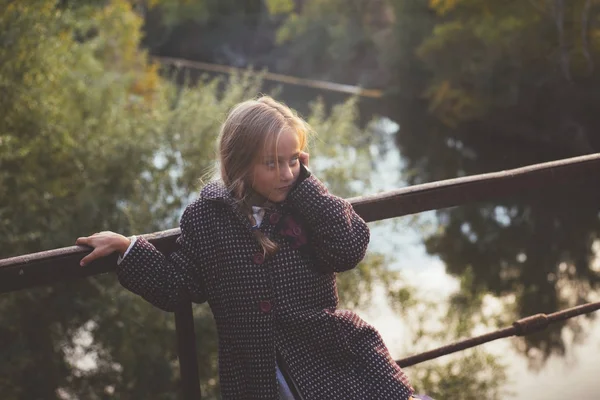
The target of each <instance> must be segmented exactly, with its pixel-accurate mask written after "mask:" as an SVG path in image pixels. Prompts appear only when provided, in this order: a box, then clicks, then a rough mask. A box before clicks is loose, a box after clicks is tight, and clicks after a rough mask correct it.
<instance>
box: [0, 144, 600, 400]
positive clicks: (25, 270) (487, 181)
mask: <svg viewBox="0 0 600 400" xmlns="http://www.w3.org/2000/svg"><path fill="white" fill-rule="evenodd" d="M599 178H600V153H599V154H591V155H587V156H581V157H574V158H569V159H565V160H560V161H553V162H548V163H543V164H536V165H531V166H527V167H522V168H517V169H512V170H508V171H501V172H493V173H489V174H483V175H475V176H468V177H464V178H457V179H450V180H445V181H439V182H433V183H426V184H422V185H415V186H410V187H406V188H402V189H397V190H393V191H389V192H385V193H381V194H376V195H370V196H362V197H356V198H352V199H350V202H351V203H352V206H353V207H354V209H355V210H356V212H357V213H358V214H359V215H360V216H361V217H362V218H363V219H364V220H365V221H367V222H371V221H377V220H382V219H387V218H394V217H400V216H403V215H408V214H414V213H418V212H422V211H428V210H435V209H440V208H446V207H452V206H457V205H462V204H467V203H473V202H478V201H485V200H491V199H496V198H501V197H506V196H511V195H514V194H520V193H524V192H531V191H534V190H537V189H540V188H542V187H548V186H559V185H565V184H567V183H568V184H573V183H575V184H577V183H583V182H589V181H595V182H598V181H600V179H599ZM179 234H180V231H179V229H178V228H176V229H170V230H167V231H162V232H157V233H152V234H147V235H142V236H143V237H144V238H146V239H147V240H148V241H150V242H151V243H152V244H154V245H155V246H156V248H157V249H158V250H160V251H161V252H163V253H169V252H171V251H173V250H174V249H175V239H176V238H177V237H178V236H179ZM89 252H90V251H89V249H86V248H83V247H80V246H71V247H65V248H61V249H56V250H49V251H44V252H40V253H34V254H28V255H23V256H18V257H13V258H8V259H4V260H0V293H4V292H10V291H15V290H22V289H26V288H28V287H33V286H38V285H47V284H51V283H54V282H58V281H64V280H68V279H75V278H82V277H86V276H91V275H97V274H100V273H105V272H109V271H112V270H114V269H115V266H116V262H115V261H116V255H115V256H111V257H105V258H102V259H99V260H96V261H94V262H92V263H91V264H89V265H88V266H86V267H85V268H81V267H80V266H79V260H81V258H82V257H83V256H85V255H86V254H89ZM598 308H600V303H591V304H586V305H583V306H579V307H575V308H572V309H568V310H564V311H561V312H557V313H553V314H550V315H548V316H545V315H544V314H538V315H535V316H531V317H527V318H524V319H521V320H519V321H517V322H515V323H514V324H513V326H512V327H509V328H504V329H501V330H498V331H495V332H491V333H488V334H486V335H482V336H478V337H475V338H471V339H467V340H464V341H461V342H457V343H454V344H451V345H449V346H444V347H442V348H440V349H436V350H432V351H429V352H426V353H423V354H419V355H415V356H412V357H408V358H404V359H402V360H399V361H398V363H399V364H400V365H401V366H409V365H413V364H416V363H418V362H422V361H426V360H430V359H432V358H436V357H439V356H442V355H445V354H450V353H452V352H454V351H459V350H462V349H464V348H468V347H473V346H476V345H478V344H482V343H485V342H489V341H491V340H495V339H499V338H504V337H508V336H513V335H526V334H528V333H530V332H532V331H536V330H538V329H543V328H545V326H546V325H547V324H548V323H552V322H555V321H558V320H561V319H565V318H571V317H573V316H575V315H580V314H582V313H587V312H592V311H595V310H597V309H598ZM175 322H176V330H177V348H178V355H179V365H180V369H181V379H182V385H183V393H184V397H185V399H198V398H200V383H199V380H198V365H197V362H196V342H195V334H194V321H193V316H192V308H191V304H189V303H188V304H184V305H182V306H181V307H180V309H179V310H177V311H176V312H175Z"/></svg>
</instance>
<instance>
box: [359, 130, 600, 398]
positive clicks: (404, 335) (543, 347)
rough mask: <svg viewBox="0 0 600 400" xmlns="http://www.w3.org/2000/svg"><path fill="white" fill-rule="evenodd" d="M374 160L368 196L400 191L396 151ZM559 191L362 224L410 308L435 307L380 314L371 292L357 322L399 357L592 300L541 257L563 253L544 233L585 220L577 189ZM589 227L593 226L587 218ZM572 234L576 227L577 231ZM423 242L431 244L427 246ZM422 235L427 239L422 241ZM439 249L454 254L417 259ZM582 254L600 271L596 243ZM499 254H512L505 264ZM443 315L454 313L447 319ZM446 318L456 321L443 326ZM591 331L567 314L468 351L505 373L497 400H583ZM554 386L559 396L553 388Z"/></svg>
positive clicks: (585, 288)
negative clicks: (520, 228) (520, 227)
mask: <svg viewBox="0 0 600 400" xmlns="http://www.w3.org/2000/svg"><path fill="white" fill-rule="evenodd" d="M381 126H385V127H387V131H388V133H389V134H395V130H396V129H397V126H395V125H394V124H393V123H383V124H382V125H381ZM377 160H379V161H378V164H377V165H376V166H375V167H376V168H375V169H374V173H373V176H372V188H371V189H372V190H373V191H375V192H377V191H383V190H391V189H395V188H398V187H400V186H404V185H406V181H405V180H403V179H402V178H403V176H401V174H399V173H398V172H397V171H400V170H401V168H402V158H401V156H400V154H399V152H398V151H397V150H396V149H393V148H392V149H390V150H388V152H387V154H385V155H384V156H381V157H378V158H377ZM565 189H566V190H564V192H565V193H566V195H560V194H559V195H557V194H556V191H543V192H542V193H537V194H536V195H527V196H518V197H516V198H514V199H509V200H506V199H499V202H498V203H492V204H477V205H473V206H463V207H457V208H455V209H453V210H451V211H449V210H444V211H442V212H438V217H441V218H439V219H438V218H436V214H435V213H434V212H428V213H423V214H421V215H419V216H417V217H404V218H400V219H398V220H395V221H385V222H379V223H374V224H371V229H372V234H373V240H372V245H371V250H372V251H379V252H383V253H386V254H388V255H394V256H395V257H394V258H395V261H394V263H393V264H392V265H390V268H393V269H395V270H398V271H400V272H401V273H402V275H403V276H404V277H405V279H406V281H407V283H408V284H409V285H411V286H413V287H415V288H416V291H415V295H416V303H420V302H423V303H428V304H433V305H437V307H432V308H421V309H419V308H418V307H416V308H415V309H408V310H404V313H402V314H399V313H398V310H395V309H393V308H392V307H390V304H389V301H388V300H389V299H387V298H386V297H385V293H384V291H383V290H380V291H379V292H378V293H377V295H376V296H375V297H374V300H373V304H372V306H371V307H369V308H368V309H366V310H364V311H363V314H362V315H363V317H364V318H365V319H366V320H368V321H369V322H371V323H373V324H374V325H375V326H376V327H377V328H378V329H379V330H380V331H381V333H382V335H383V336H384V339H385V340H386V342H387V343H388V345H389V346H390V349H391V351H392V353H393V356H394V357H395V358H396V359H399V358H402V357H404V356H407V355H410V354H414V353H417V352H419V351H425V350H429V349H432V348H435V347H438V346H441V345H444V344H447V343H448V342H449V341H452V340H455V339H456V338H457V337H464V336H473V335H475V334H482V333H485V332H489V331H491V330H493V329H495V328H496V327H505V326H509V325H510V324H511V323H512V322H513V321H514V320H516V319H518V318H521V317H524V316H528V315H532V314H536V313H540V312H544V313H551V312H554V311H558V310H560V309H564V308H567V307H569V306H573V305H575V304H578V303H580V302H585V301H594V300H595V298H596V297H597V296H594V295H593V293H592V291H591V286H592V285H593V283H591V282H593V280H586V279H585V275H584V274H581V273H578V272H577V267H576V266H575V265H574V264H573V263H572V262H568V261H562V262H560V263H559V264H558V265H555V264H554V263H553V259H552V258H551V257H549V255H551V254H552V253H553V252H557V253H560V252H564V251H565V250H564V244H565V242H564V241H565V240H566V239H565V237H564V235H567V233H566V232H565V234H564V235H557V234H556V233H554V234H552V233H551V232H552V227H553V226H554V227H555V228H559V227H560V228H562V229H565V228H566V227H567V226H566V225H568V226H569V227H571V228H573V223H568V222H567V219H568V218H571V219H574V220H575V221H578V220H579V221H581V219H582V218H583V217H580V218H578V215H581V214H584V215H586V214H587V215H590V214H591V215H593V213H592V211H593V205H592V204H591V202H589V201H588V200H583V201H578V199H579V197H578V196H577V195H576V193H578V192H581V188H578V187H576V186H575V187H570V188H565ZM543 199H545V201H544V202H543V205H542V206H540V204H542V200H543ZM525 201H529V202H535V203H534V204H536V205H538V207H537V209H532V208H530V209H526V207H524V206H521V205H520V203H523V202H525ZM586 204H587V205H588V207H586ZM538 214H539V216H537V215H538ZM532 215H533V216H536V218H537V219H536V221H537V223H538V224H541V226H538V227H537V228H536V229H535V230H534V231H533V232H532V231H527V232H525V233H520V234H517V233H516V232H515V230H516V228H515V225H516V224H517V223H523V221H524V220H527V217H530V216H532ZM474 216H476V217H478V218H480V219H485V221H486V223H488V224H490V222H491V221H493V222H494V224H493V225H492V227H493V229H492V228H488V229H483V228H482V223H483V222H481V221H480V220H478V219H476V218H474ZM461 218H462V220H461ZM542 219H543V221H542ZM591 222H592V223H594V221H593V219H592V221H591ZM575 223H577V222H575ZM444 225H445V226H444ZM576 227H577V228H578V229H582V228H585V225H583V226H582V225H579V226H576ZM441 228H444V229H445V230H440V229H441ZM503 230H508V232H507V233H504V232H503ZM440 231H441V232H443V233H444V234H446V235H447V236H446V237H445V238H444V239H439V238H438V239H435V237H436V236H435V235H436V232H438V234H437V235H438V237H439V232H440ZM449 232H450V233H451V235H448V233H449ZM569 232H572V229H571V230H569ZM432 235H433V237H434V239H431V237H432ZM503 236H506V237H503ZM426 237H430V239H428V240H425V242H424V241H423V239H424V238H426ZM501 239H504V241H501ZM544 239H545V240H544ZM444 240H445V241H446V242H444ZM561 240H562V242H561ZM436 241H439V243H435V242H436ZM557 241H558V243H556V242H557ZM434 244H435V245H434ZM442 244H444V245H445V246H447V248H445V249H444V250H445V251H446V252H448V253H452V252H455V253H456V254H458V255H457V256H454V257H452V256H447V255H446V256H445V257H446V258H445V259H443V258H442V257H439V256H436V255H430V254H428V253H427V250H429V251H434V252H436V253H441V252H440V251H439V249H436V246H442ZM561 244H562V246H561ZM591 247H592V248H593V249H594V252H595V254H594V255H593V256H592V257H593V259H592V261H591V263H590V266H591V270H592V271H593V272H595V271H597V269H598V267H599V266H600V257H598V250H599V249H600V242H599V241H596V242H595V243H594V245H593V246H591ZM474 255H476V256H477V257H479V258H477V257H475V256H474ZM509 257H512V260H510V262H508V258H509ZM563 259H565V260H566V257H565V258H563ZM544 262H546V264H545V265H544ZM582 275H584V276H583V277H582ZM465 276H466V277H467V279H466V280H465ZM447 307H448V309H447ZM448 310H449V311H454V313H452V312H450V313H448ZM452 315H454V317H453V318H455V319H456V321H459V322H458V323H456V324H455V323H454V322H453V321H449V320H448V318H449V317H451V316H452ZM461 319H469V320H470V321H471V323H470V324H467V325H465V326H461V323H460V320H461ZM419 324H422V325H421V327H422V328H423V331H424V332H429V334H430V336H429V337H423V336H421V337H420V338H419V341H418V342H415V341H414V338H415V337H416V336H418V335H417V332H415V327H417V326H419ZM440 327H445V328H446V329H450V328H454V330H455V331H454V332H451V333H450V334H449V335H447V336H445V337H441V336H439V335H438V334H436V332H437V333H439V330H440ZM599 333H600V327H599V326H598V324H597V323H596V322H595V320H593V319H590V318H588V317H576V318H574V319H572V320H570V321H568V322H565V323H564V324H560V323H559V324H554V325H551V326H549V327H548V328H547V329H546V330H545V331H542V332H540V333H537V334H535V335H531V336H527V337H525V338H511V339H503V340H500V341H497V342H494V343H490V344H486V345H484V346H481V347H480V348H479V350H478V351H481V352H483V353H489V354H491V355H493V356H494V357H495V359H496V360H497V364H492V365H488V367H490V368H491V367H493V366H495V367H496V368H498V369H499V370H498V371H496V372H499V373H501V374H502V373H506V380H505V382H504V386H503V393H504V394H503V397H504V396H505V397H510V398H515V399H530V398H564V397H567V395H571V396H576V395H575V393H578V394H579V395H582V396H583V395H584V394H589V393H591V391H592V389H594V388H595V387H596V386H597V383H596V379H595V374H594V373H593V368H594V365H595V363H596V361H595V356H594V354H595V350H597V348H598V345H599V344H600V336H598V334H599ZM421 334H422V333H421ZM463 356H465V354H461V353H459V354H457V355H454V356H446V357H444V358H443V359H440V360H438V361H430V362H427V363H424V364H423V365H422V366H419V367H416V368H413V367H411V368H408V373H409V375H410V374H411V372H412V373H413V374H419V373H422V369H423V368H427V365H426V364H428V363H434V364H437V363H439V364H444V363H447V362H448V360H456V359H459V358H461V357H463ZM503 365H504V366H505V368H504V367H503ZM562 379H564V380H565V381H564V383H562ZM567 382H568V383H567ZM557 383H558V384H557ZM573 385H575V386H577V390H576V392H573V391H570V389H567V388H571V387H572V386H573ZM557 386H558V387H561V388H562V389H560V390H556V388H557ZM561 390H562V392H561Z"/></svg>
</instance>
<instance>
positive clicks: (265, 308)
mask: <svg viewBox="0 0 600 400" xmlns="http://www.w3.org/2000/svg"><path fill="white" fill-rule="evenodd" d="M258 305H259V307H260V311H262V312H264V313H269V312H271V309H272V308H273V305H272V304H271V302H270V301H268V300H262V301H261V302H260V303H259V304H258Z"/></svg>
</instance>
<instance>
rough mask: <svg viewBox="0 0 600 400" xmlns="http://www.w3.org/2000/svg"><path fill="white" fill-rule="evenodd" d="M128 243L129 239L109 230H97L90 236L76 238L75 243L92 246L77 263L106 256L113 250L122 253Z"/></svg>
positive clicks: (86, 262) (84, 263)
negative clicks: (91, 249)
mask: <svg viewBox="0 0 600 400" xmlns="http://www.w3.org/2000/svg"><path fill="white" fill-rule="evenodd" d="M130 243H131V241H130V240H129V239H128V238H126V237H125V236H123V235H120V234H118V233H115V232H110V231H104V232H98V233H94V234H93V235H92V236H87V237H80V238H77V240H76V241H75V244H76V245H80V246H89V247H93V248H94V251H92V252H91V253H90V254H88V255H87V256H85V257H83V258H82V259H81V261H80V262H79V265H81V266H84V265H86V264H88V263H90V262H92V261H94V260H95V259H97V258H100V257H104V256H107V255H109V254H112V253H114V252H115V251H116V252H119V254H121V255H122V254H123V253H125V251H127V248H128V247H129V244H130Z"/></svg>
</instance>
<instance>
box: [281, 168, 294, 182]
mask: <svg viewBox="0 0 600 400" xmlns="http://www.w3.org/2000/svg"><path fill="white" fill-rule="evenodd" d="M279 174H280V179H281V180H282V181H289V180H290V179H292V178H293V177H294V173H293V172H292V168H290V166H289V165H286V166H284V167H283V168H280V169H279Z"/></svg>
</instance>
